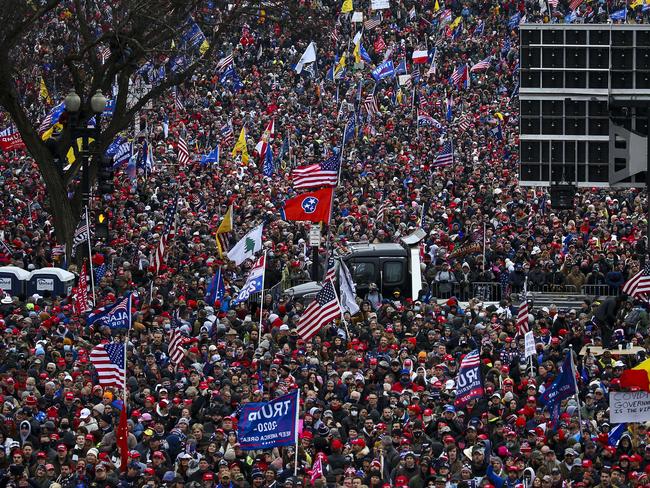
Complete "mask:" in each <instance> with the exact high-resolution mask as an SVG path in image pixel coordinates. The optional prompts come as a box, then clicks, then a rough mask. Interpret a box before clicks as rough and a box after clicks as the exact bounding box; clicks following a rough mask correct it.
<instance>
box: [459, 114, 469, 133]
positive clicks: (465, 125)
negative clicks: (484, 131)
mask: <svg viewBox="0 0 650 488" xmlns="http://www.w3.org/2000/svg"><path fill="white" fill-rule="evenodd" d="M471 124H472V119H471V117H470V116H469V115H466V116H465V117H463V118H462V119H460V122H458V128H459V129H460V131H461V132H465V131H466V130H467V129H469V126H470V125H471Z"/></svg>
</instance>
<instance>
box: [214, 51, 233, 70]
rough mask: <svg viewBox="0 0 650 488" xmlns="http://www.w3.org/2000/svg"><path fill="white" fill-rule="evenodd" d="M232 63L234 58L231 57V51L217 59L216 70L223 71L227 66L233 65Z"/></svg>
mask: <svg viewBox="0 0 650 488" xmlns="http://www.w3.org/2000/svg"><path fill="white" fill-rule="evenodd" d="M234 64H235V63H234V58H233V57H232V53H231V54H228V55H227V56H224V57H223V58H221V59H220V60H219V62H218V63H217V71H219V72H221V71H225V70H226V69H227V68H228V67H229V66H233V65H234Z"/></svg>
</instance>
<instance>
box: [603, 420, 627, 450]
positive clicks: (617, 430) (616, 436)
mask: <svg viewBox="0 0 650 488" xmlns="http://www.w3.org/2000/svg"><path fill="white" fill-rule="evenodd" d="M626 430H627V424H618V425H617V426H616V427H614V428H613V429H612V430H610V431H609V435H608V438H607V444H609V445H610V446H613V447H616V446H618V441H620V440H621V437H623V434H624V433H625V431H626Z"/></svg>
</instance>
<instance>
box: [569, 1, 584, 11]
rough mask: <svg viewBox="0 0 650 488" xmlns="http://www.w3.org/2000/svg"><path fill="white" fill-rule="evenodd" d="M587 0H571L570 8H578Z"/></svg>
mask: <svg viewBox="0 0 650 488" xmlns="http://www.w3.org/2000/svg"><path fill="white" fill-rule="evenodd" d="M584 1H585V0H571V3H570V4H569V10H572V11H573V10H576V9H577V8H578V7H579V6H580V5H582V3H583V2H584Z"/></svg>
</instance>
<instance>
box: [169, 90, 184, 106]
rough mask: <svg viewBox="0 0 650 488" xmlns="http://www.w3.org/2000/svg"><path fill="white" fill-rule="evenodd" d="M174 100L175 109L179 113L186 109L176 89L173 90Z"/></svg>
mask: <svg viewBox="0 0 650 488" xmlns="http://www.w3.org/2000/svg"><path fill="white" fill-rule="evenodd" d="M172 99H173V100H174V108H175V109H176V110H178V111H179V112H180V111H181V110H183V109H184V108H185V107H184V106H183V102H181V99H180V97H179V96H178V88H177V87H174V88H173V90H172Z"/></svg>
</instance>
